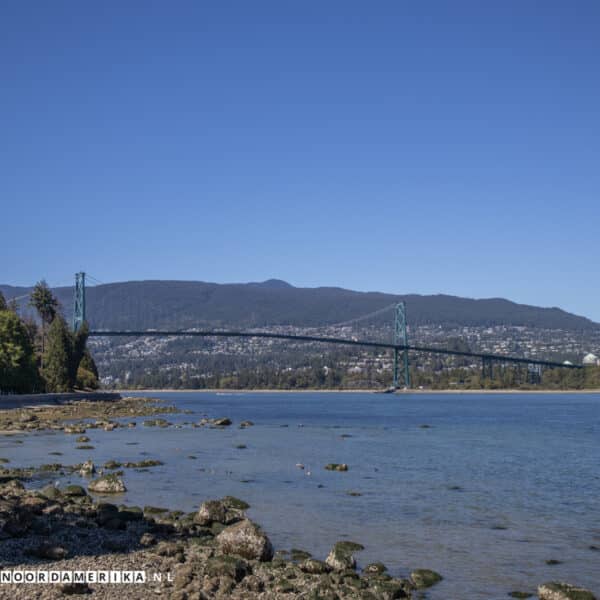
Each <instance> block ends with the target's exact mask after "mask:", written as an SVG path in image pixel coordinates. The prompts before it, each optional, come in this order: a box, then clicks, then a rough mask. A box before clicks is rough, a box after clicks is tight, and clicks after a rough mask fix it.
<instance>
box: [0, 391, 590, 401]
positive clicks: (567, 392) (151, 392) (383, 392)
mask: <svg viewBox="0 0 600 600" xmlns="http://www.w3.org/2000/svg"><path fill="white" fill-rule="evenodd" d="M111 391H114V392H116V393H118V394H162V393H169V394H171V393H186V394H188V393H191V392H193V393H196V394H220V395H228V394H254V393H260V394H263V393H264V394H314V393H317V392H318V393H323V394H335V393H343V394H388V393H390V394H399V395H410V394H421V395H423V394H470V395H472V394H484V395H488V394H492V395H493V394H600V388H598V389H585V390H577V389H574V390H557V389H553V388H551V389H535V390H532V389H520V388H507V389H493V390H490V389H482V390H471V389H456V388H448V389H444V390H429V389H422V390H419V389H407V390H405V389H398V390H394V391H388V390H383V389H381V388H370V389H360V390H357V389H356V388H348V389H344V388H331V389H323V388H306V389H301V390H299V389H287V390H286V389H281V390H274V389H271V388H266V389H265V388H257V389H249V388H238V389H225V388H212V389H194V388H186V389H183V388H164V389H159V388H156V389H139V390H138V389H134V388H127V389H115V390H111ZM1 400H2V396H0V401H1Z"/></svg>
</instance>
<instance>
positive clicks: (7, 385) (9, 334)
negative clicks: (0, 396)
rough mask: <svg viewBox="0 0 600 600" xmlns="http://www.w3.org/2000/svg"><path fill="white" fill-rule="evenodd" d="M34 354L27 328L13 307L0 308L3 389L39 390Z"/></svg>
mask: <svg viewBox="0 0 600 600" xmlns="http://www.w3.org/2000/svg"><path fill="white" fill-rule="evenodd" d="M39 388H40V380H39V376H38V372H37V367H36V361H35V354H34V351H33V346H32V344H31V340H30V338H29V333H28V331H27V328H26V327H25V326H24V324H23V323H22V321H21V319H19V317H18V316H17V315H16V314H15V313H14V312H12V311H10V310H0V391H2V392H15V393H21V394H25V393H29V392H34V391H37V390H39Z"/></svg>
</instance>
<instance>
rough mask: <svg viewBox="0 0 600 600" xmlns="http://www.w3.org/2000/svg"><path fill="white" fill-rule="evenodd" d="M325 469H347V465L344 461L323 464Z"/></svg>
mask: <svg viewBox="0 0 600 600" xmlns="http://www.w3.org/2000/svg"><path fill="white" fill-rule="evenodd" d="M325 469H326V470H327V471H347V470H348V465H347V464H346V463H341V464H338V463H329V464H328V465H325Z"/></svg>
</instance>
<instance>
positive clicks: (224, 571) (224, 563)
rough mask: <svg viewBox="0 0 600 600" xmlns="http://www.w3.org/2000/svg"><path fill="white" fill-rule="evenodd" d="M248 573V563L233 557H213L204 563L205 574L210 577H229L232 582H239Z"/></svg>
mask: <svg viewBox="0 0 600 600" xmlns="http://www.w3.org/2000/svg"><path fill="white" fill-rule="evenodd" d="M249 573H250V566H249V565H248V563H247V562H246V561H244V560H242V559H240V558H234V557H233V556H215V557H214V558H209V559H208V561H207V563H206V574H207V575H209V576H210V577H225V576H227V577H231V578H232V579H233V580H234V581H238V582H239V581H241V580H242V579H244V577H245V576H246V575H248V574H249Z"/></svg>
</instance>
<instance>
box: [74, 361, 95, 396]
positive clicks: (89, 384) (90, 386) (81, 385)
mask: <svg viewBox="0 0 600 600" xmlns="http://www.w3.org/2000/svg"><path fill="white" fill-rule="evenodd" d="M75 385H76V387H77V388H78V389H80V390H97V389H98V377H97V376H96V375H95V374H94V373H92V372H91V371H89V370H88V369H85V368H84V367H82V366H80V367H79V368H78V369H77V378H76V380H75Z"/></svg>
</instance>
